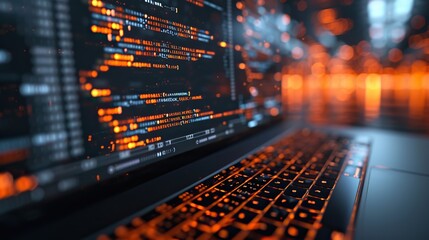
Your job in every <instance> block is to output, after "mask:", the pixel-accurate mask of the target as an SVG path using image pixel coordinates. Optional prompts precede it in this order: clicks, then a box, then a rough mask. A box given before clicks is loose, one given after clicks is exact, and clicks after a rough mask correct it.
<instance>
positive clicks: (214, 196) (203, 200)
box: [192, 190, 225, 207]
mask: <svg viewBox="0 0 429 240" xmlns="http://www.w3.org/2000/svg"><path fill="white" fill-rule="evenodd" d="M223 195H225V193H223V192H220V191H218V190H212V191H210V192H207V193H204V194H203V195H202V196H199V197H198V198H197V199H195V200H194V201H192V202H193V203H195V204H197V205H199V206H203V207H208V206H210V205H211V204H212V203H214V202H216V201H217V200H218V199H220V198H221V197H222V196H223Z"/></svg>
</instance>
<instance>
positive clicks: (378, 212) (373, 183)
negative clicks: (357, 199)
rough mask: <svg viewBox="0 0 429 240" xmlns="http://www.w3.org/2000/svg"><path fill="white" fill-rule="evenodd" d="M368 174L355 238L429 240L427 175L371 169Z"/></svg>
mask: <svg viewBox="0 0 429 240" xmlns="http://www.w3.org/2000/svg"><path fill="white" fill-rule="evenodd" d="M368 177H369V185H368V188H366V189H367V194H366V198H365V199H362V201H363V202H362V203H361V209H360V211H361V212H360V214H359V216H358V225H357V229H356V238H357V239H429V176H428V175H421V174H417V173H409V172H403V171H398V170H391V169H381V168H371V169H370V172H369V175H368ZM364 196H365V194H364Z"/></svg>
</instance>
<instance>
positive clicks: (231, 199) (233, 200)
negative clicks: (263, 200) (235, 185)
mask: <svg viewBox="0 0 429 240" xmlns="http://www.w3.org/2000/svg"><path fill="white" fill-rule="evenodd" d="M246 200H247V199H243V198H238V197H235V196H232V195H229V196H228V197H226V198H224V199H223V200H222V202H223V203H225V204H229V205H231V206H234V207H238V206H240V205H241V204H242V203H243V202H244V201H246Z"/></svg>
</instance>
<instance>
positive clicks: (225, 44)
mask: <svg viewBox="0 0 429 240" xmlns="http://www.w3.org/2000/svg"><path fill="white" fill-rule="evenodd" d="M219 45H220V46H221V47H223V48H225V47H226V46H228V44H227V43H226V42H220V43H219Z"/></svg>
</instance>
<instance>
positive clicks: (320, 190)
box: [309, 186, 331, 199]
mask: <svg viewBox="0 0 429 240" xmlns="http://www.w3.org/2000/svg"><path fill="white" fill-rule="evenodd" d="M330 192H331V189H329V188H324V187H320V186H313V187H312V188H311V189H310V192H309V194H310V195H311V196H314V197H318V198H321V199H327V198H328V196H329V193H330Z"/></svg>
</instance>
